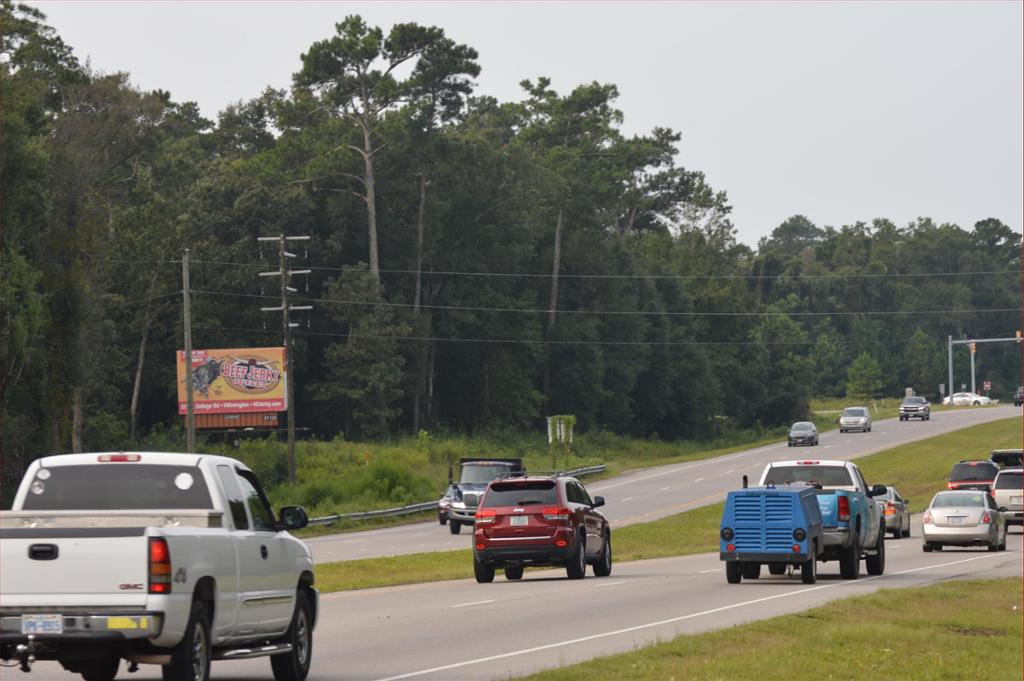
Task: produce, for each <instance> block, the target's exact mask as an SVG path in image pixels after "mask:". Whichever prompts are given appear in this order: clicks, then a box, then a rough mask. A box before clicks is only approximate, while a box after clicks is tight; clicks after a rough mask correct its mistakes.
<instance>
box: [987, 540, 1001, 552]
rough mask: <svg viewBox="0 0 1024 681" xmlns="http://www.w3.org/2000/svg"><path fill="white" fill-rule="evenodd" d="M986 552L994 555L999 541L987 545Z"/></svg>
mask: <svg viewBox="0 0 1024 681" xmlns="http://www.w3.org/2000/svg"><path fill="white" fill-rule="evenodd" d="M988 550H989V552H990V553H995V552H996V551H998V550H999V541H998V540H996V542H995V543H993V544H989V545H988Z"/></svg>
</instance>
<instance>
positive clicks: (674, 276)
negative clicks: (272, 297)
mask: <svg viewBox="0 0 1024 681" xmlns="http://www.w3.org/2000/svg"><path fill="white" fill-rule="evenodd" d="M192 262H194V263H202V264H206V265H220V266H228V267H259V265H255V264H253V263H244V262H231V261H226V260H193V261H192ZM308 269H311V270H313V271H315V272H351V271H359V270H360V269H361V268H359V267H355V266H346V267H315V266H310V267H309V268H308ZM380 272H381V273H382V274H416V273H417V270H397V269H390V270H389V269H382V270H380ZM420 274H423V275H428V276H429V275H436V276H458V277H523V278H534V279H550V278H551V277H552V276H554V275H552V274H534V273H531V272H472V271H460V270H422V271H420ZM989 274H1020V270H1016V269H1014V270H977V271H973V272H896V273H871V274H847V273H835V272H833V273H829V274H799V275H795V276H794V275H789V274H564V273H560V274H559V275H558V276H559V278H565V279H665V280H715V279H755V280H766V279H783V278H790V279H796V280H800V279H898V278H910V277H968V276H978V275H989Z"/></svg>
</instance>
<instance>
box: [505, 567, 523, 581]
mask: <svg viewBox="0 0 1024 681" xmlns="http://www.w3.org/2000/svg"><path fill="white" fill-rule="evenodd" d="M525 569H526V568H524V567H523V566H522V565H509V566H508V567H507V568H505V579H507V580H508V581H510V582H515V581H518V580H520V579H522V578H523V571H524V570H525Z"/></svg>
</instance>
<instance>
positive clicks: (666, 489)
mask: <svg viewBox="0 0 1024 681" xmlns="http://www.w3.org/2000/svg"><path fill="white" fill-rule="evenodd" d="M670 489H672V485H666V486H665V487H662V488H661V489H659V490H658V491H659V492H667V491H668V490H670Z"/></svg>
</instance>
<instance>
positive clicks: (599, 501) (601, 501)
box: [594, 497, 604, 508]
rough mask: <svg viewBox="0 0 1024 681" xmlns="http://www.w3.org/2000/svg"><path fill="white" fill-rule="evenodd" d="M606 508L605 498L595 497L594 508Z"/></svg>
mask: <svg viewBox="0 0 1024 681" xmlns="http://www.w3.org/2000/svg"><path fill="white" fill-rule="evenodd" d="M598 506H604V497H594V508H597V507H598Z"/></svg>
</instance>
